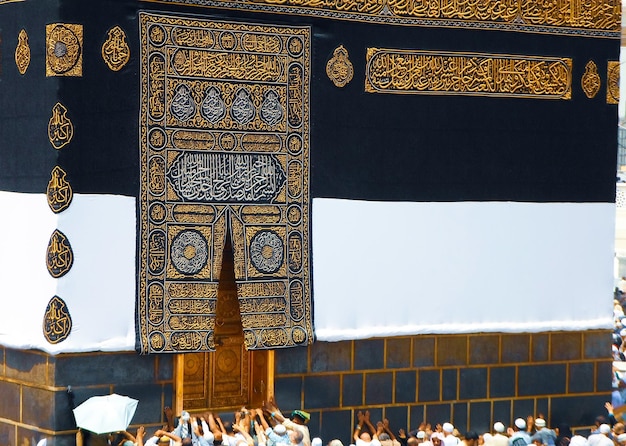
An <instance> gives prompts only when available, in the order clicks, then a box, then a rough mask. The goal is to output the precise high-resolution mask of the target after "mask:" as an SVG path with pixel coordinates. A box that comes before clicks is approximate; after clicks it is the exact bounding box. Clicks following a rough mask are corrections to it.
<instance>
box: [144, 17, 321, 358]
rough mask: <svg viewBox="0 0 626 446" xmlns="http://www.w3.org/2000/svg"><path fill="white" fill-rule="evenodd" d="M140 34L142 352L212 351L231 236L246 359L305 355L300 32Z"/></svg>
mask: <svg viewBox="0 0 626 446" xmlns="http://www.w3.org/2000/svg"><path fill="white" fill-rule="evenodd" d="M140 23H141V64H142V70H141V73H142V78H141V89H142V91H141V144H140V146H141V197H140V206H141V221H140V237H141V248H140V249H141V251H140V265H139V271H140V274H139V287H138V289H139V296H138V299H139V302H138V308H139V311H138V318H139V326H140V343H141V351H142V352H144V353H155V352H190V351H210V350H213V349H214V343H213V333H214V329H215V324H216V318H215V314H216V302H217V300H216V299H217V289H218V280H219V276H220V269H221V265H222V252H223V247H224V244H225V240H226V234H227V230H228V231H229V232H230V234H231V238H232V244H233V256H234V269H235V280H236V283H237V298H238V299H239V308H240V309H241V320H242V325H243V328H244V338H245V344H246V347H247V348H249V349H269V348H279V347H289V346H294V345H303V344H307V343H308V342H310V341H311V340H312V335H313V331H312V321H311V291H310V289H311V285H310V280H311V278H310V261H309V237H310V236H309V214H310V210H309V177H308V172H309V117H308V114H309V104H308V97H309V77H310V75H309V72H310V67H309V64H310V29H309V28H308V27H301V28H298V27H288V28H287V27H280V26H265V25H257V24H254V25H253V24H245V23H232V22H223V21H210V20H200V19H197V18H185V17H179V16H169V15H158V14H148V13H142V14H141V20H140Z"/></svg>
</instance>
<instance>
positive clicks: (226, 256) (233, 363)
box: [183, 236, 270, 410]
mask: <svg viewBox="0 0 626 446" xmlns="http://www.w3.org/2000/svg"><path fill="white" fill-rule="evenodd" d="M222 259H223V260H222V269H221V272H220V280H219V286H218V292H217V308H216V319H215V332H214V339H215V341H214V342H215V352H203V353H186V354H185V355H184V356H183V358H184V372H183V408H184V409H185V410H203V409H211V410H213V409H229V408H239V407H241V406H247V407H252V408H254V407H259V406H260V405H261V403H262V402H263V400H264V399H265V395H266V392H267V388H268V380H269V369H270V368H269V364H268V359H269V357H270V353H269V352H268V351H267V350H247V349H246V347H245V343H244V335H243V327H242V324H241V314H240V310H239V300H238V297H237V286H236V283H235V274H234V266H233V265H234V261H233V251H232V246H231V241H230V237H229V236H227V237H226V243H225V246H224V252H223V256H222Z"/></svg>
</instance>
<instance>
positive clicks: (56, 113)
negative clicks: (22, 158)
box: [48, 102, 74, 150]
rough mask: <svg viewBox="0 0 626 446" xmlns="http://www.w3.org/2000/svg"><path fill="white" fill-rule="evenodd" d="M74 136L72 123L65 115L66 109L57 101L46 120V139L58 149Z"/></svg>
mask: <svg viewBox="0 0 626 446" xmlns="http://www.w3.org/2000/svg"><path fill="white" fill-rule="evenodd" d="M73 136H74V125H73V124H72V121H70V120H69V118H68V117H67V109H66V108H65V107H64V106H63V105H62V104H60V103H59V102H57V103H56V104H55V105H54V107H52V116H51V117H50V120H49V121H48V139H49V140H50V144H52V147H54V148H55V149H57V150H59V149H61V148H62V147H64V146H65V145H67V144H69V142H70V141H71V140H72V137H73Z"/></svg>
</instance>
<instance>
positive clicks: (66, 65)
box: [46, 23, 83, 76]
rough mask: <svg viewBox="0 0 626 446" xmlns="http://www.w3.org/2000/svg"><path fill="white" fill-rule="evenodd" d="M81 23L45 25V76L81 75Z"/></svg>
mask: <svg viewBox="0 0 626 446" xmlns="http://www.w3.org/2000/svg"><path fill="white" fill-rule="evenodd" d="M82 46H83V25H74V24H54V23H53V24H49V25H46V76H82V75H83V48H82Z"/></svg>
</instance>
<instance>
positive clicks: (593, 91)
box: [580, 60, 602, 99]
mask: <svg viewBox="0 0 626 446" xmlns="http://www.w3.org/2000/svg"><path fill="white" fill-rule="evenodd" d="M601 83H602V80H601V79H600V75H599V74H598V67H597V65H596V63H595V62H594V61H593V60H590V61H589V62H587V65H585V72H584V73H583V77H582V78H581V79H580V85H581V87H582V89H583V91H584V92H585V95H586V96H587V97H588V98H589V99H591V98H595V97H596V95H597V94H598V91H600V84H601Z"/></svg>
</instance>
